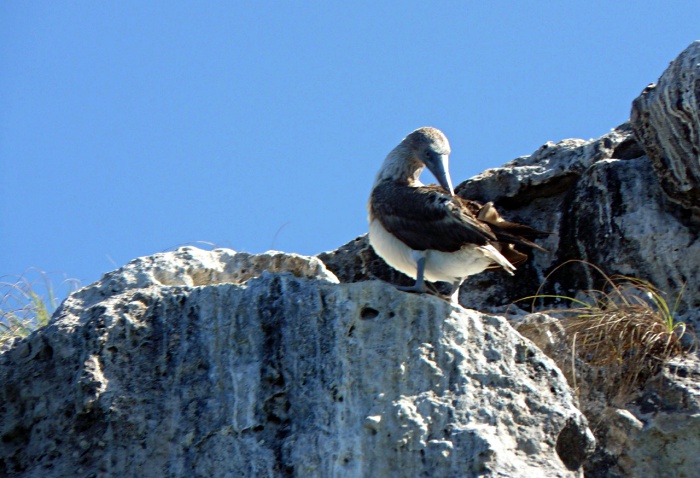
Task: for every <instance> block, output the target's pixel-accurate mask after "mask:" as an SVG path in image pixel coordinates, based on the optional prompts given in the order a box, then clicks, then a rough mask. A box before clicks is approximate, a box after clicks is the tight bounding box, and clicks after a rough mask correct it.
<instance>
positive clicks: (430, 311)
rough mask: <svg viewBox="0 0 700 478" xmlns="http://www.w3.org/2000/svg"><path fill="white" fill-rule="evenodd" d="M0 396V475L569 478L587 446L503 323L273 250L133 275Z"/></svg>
mask: <svg viewBox="0 0 700 478" xmlns="http://www.w3.org/2000/svg"><path fill="white" fill-rule="evenodd" d="M258 273H259V275H258ZM0 383H2V384H3V387H2V389H0V404H2V405H1V406H0V424H2V425H1V426H2V430H1V432H0V438H1V439H0V450H2V453H0V474H2V475H3V476H7V475H18V476H28V477H52V476H56V477H59V476H61V477H62V476H182V477H185V476H186V477H190V476H207V477H216V476H261V477H262V476H270V477H272V476H305V477H306V476H344V477H345V476H358V477H359V476H387V477H389V476H514V477H515V476H518V477H528V476H532V477H541V476H562V477H564V476H579V473H578V472H577V471H576V470H577V469H579V467H580V465H581V462H582V461H583V460H584V459H585V457H586V456H587V455H588V454H590V452H591V451H592V447H593V443H594V442H593V438H592V435H591V433H590V431H589V430H588V428H587V426H586V421H585V418H584V417H583V416H582V414H581V413H580V412H579V411H578V410H577V409H576V407H575V406H574V399H573V396H572V394H571V392H570V389H569V387H568V384H567V383H566V380H565V379H564V377H563V375H562V373H561V372H560V371H559V369H558V368H557V367H556V365H555V364H554V362H553V361H552V360H551V359H549V358H548V357H546V356H545V355H544V354H543V353H542V352H541V351H540V350H538V349H537V348H536V347H535V346H534V345H533V344H532V343H531V342H529V341H528V340H526V339H524V338H522V337H521V336H520V335H519V334H518V333H517V332H515V331H514V330H513V329H512V328H511V327H510V325H509V324H508V323H507V322H506V321H505V320H504V319H503V318H502V317H498V316H491V315H485V314H482V313H479V312H475V311H470V310H465V309H462V308H461V307H454V306H452V305H451V304H449V303H447V302H445V301H443V300H441V299H438V298H435V297H424V296H417V295H410V294H405V293H402V292H399V291H397V290H396V289H394V288H393V287H392V286H390V285H388V284H385V283H382V282H380V281H371V282H364V283H357V284H338V283H337V279H336V278H335V276H333V274H331V273H329V272H328V271H327V270H326V269H325V267H324V266H323V264H322V263H321V262H320V261H319V260H318V259H315V258H304V257H301V256H296V255H287V254H280V253H269V254H264V255H259V256H251V255H248V254H237V253H234V252H233V251H228V250H215V251H211V252H206V251H202V250H199V249H195V248H183V249H180V250H178V251H176V252H172V253H165V254H158V255H155V256H152V257H146V258H141V259H138V260H136V261H133V262H132V263H130V264H129V265H127V266H125V267H123V268H122V269H120V270H117V271H115V272H112V273H109V274H107V275H105V277H104V278H103V279H102V280H101V281H99V282H97V283H95V284H93V285H91V286H89V287H87V288H84V289H82V290H80V291H78V292H77V293H75V294H73V295H72V296H71V297H70V298H69V299H68V300H67V301H66V302H65V303H64V304H63V305H62V307H61V308H60V309H59V310H58V311H57V312H56V315H55V316H54V319H53V321H52V322H51V324H50V325H49V326H48V327H46V328H44V329H41V330H39V331H38V332H36V333H34V334H33V335H32V336H30V337H29V338H27V339H26V340H22V341H18V342H17V343H15V344H14V346H13V347H12V348H11V349H10V350H9V351H7V352H6V353H5V354H3V355H2V356H1V357H0Z"/></svg>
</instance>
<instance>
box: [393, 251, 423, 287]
mask: <svg viewBox="0 0 700 478" xmlns="http://www.w3.org/2000/svg"><path fill="white" fill-rule="evenodd" d="M416 264H417V266H418V270H417V271H416V283H415V284H413V285H412V286H410V287H404V286H396V288H397V289H399V290H402V291H404V292H418V293H421V294H424V293H425V292H428V288H427V287H426V286H425V278H424V277H423V274H424V272H425V257H419V258H418V260H417V261H416Z"/></svg>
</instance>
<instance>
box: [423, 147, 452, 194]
mask: <svg viewBox="0 0 700 478" xmlns="http://www.w3.org/2000/svg"><path fill="white" fill-rule="evenodd" d="M449 158H450V157H449V156H448V155H447V154H441V155H439V156H437V155H436V156H433V157H432V159H433V160H432V161H430V164H426V166H427V168H428V170H429V171H430V172H431V173H433V176H435V179H437V181H438V183H440V186H442V187H443V188H445V189H447V190H448V191H449V192H450V195H451V196H454V195H455V190H454V189H453V188H452V179H450V167H449Z"/></svg>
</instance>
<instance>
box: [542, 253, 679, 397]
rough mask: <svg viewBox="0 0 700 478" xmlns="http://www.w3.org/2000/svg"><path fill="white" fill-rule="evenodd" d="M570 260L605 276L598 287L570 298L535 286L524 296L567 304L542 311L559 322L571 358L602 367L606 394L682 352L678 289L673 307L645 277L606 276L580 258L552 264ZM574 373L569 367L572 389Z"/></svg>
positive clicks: (627, 388)
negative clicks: (531, 293)
mask: <svg viewBox="0 0 700 478" xmlns="http://www.w3.org/2000/svg"><path fill="white" fill-rule="evenodd" d="M570 262H579V263H582V264H584V265H586V266H588V267H591V268H593V269H594V270H596V271H597V272H599V273H600V274H601V276H602V277H603V278H604V279H605V287H604V290H589V291H585V292H583V293H582V294H580V295H577V297H576V298H572V297H566V296H558V295H542V294H539V292H540V291H541V290H542V286H540V289H539V290H538V294H536V295H535V296H533V297H530V298H528V299H540V298H553V299H560V300H563V301H566V302H569V303H571V304H572V305H573V307H570V308H564V309H553V310H549V311H546V313H549V314H550V315H554V316H557V317H559V318H560V320H561V321H562V323H563V325H564V327H565V329H566V331H567V341H568V343H569V345H570V347H571V350H572V355H573V356H574V358H575V359H578V360H579V361H580V362H583V363H585V364H587V365H588V366H590V367H594V368H598V369H600V370H601V371H602V372H603V374H602V375H603V376H604V377H605V379H604V383H603V388H604V392H605V393H606V395H607V396H608V398H610V399H614V398H621V397H624V396H626V395H628V394H629V393H630V392H631V391H633V390H634V389H636V388H638V387H639V386H641V385H643V383H644V382H645V381H646V380H647V379H648V378H650V377H651V376H653V375H654V374H656V372H658V371H659V370H660V368H661V367H662V366H663V365H664V364H665V363H666V362H668V360H669V359H671V358H672V357H675V356H678V355H682V354H684V353H685V352H686V351H687V346H686V345H684V343H683V341H682V340H681V339H682V338H683V336H684V335H685V334H686V333H687V330H686V326H685V324H684V323H683V322H679V321H676V320H675V311H676V307H677V306H678V301H679V299H680V297H681V295H682V293H683V291H682V290H681V291H679V293H678V296H677V299H676V302H675V304H674V306H673V307H669V304H668V302H667V301H666V299H665V297H664V293H663V292H662V291H661V290H659V289H658V288H656V287H655V286H654V285H652V284H651V283H649V282H648V281H645V280H642V279H638V278H635V277H628V276H621V275H616V276H612V277H610V276H608V275H607V274H605V273H604V272H603V271H602V270H601V269H600V268H599V267H597V266H595V265H593V264H590V263H587V262H583V261H568V262H566V263H564V264H562V265H560V266H559V267H558V268H557V269H559V268H561V267H562V266H564V265H566V264H569V263H570ZM557 269H555V271H556V270H557ZM553 272H554V271H552V273H553ZM552 273H550V276H551V274H552ZM547 278H549V276H548V277H547ZM543 285H544V284H543ZM573 362H576V360H574V361H573ZM576 375H577V374H576V371H575V370H572V371H571V376H572V378H573V380H574V383H573V384H572V385H573V387H574V388H576V380H577V379H576Z"/></svg>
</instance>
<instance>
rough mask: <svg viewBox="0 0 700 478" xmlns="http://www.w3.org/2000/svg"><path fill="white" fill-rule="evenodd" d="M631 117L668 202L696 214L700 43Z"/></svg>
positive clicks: (640, 102) (634, 108)
mask: <svg viewBox="0 0 700 478" xmlns="http://www.w3.org/2000/svg"><path fill="white" fill-rule="evenodd" d="M631 117H632V125H633V126H634V130H635V133H636V135H637V137H638V138H639V141H640V142H641V143H642V144H643V145H644V149H645V150H646V152H647V154H648V156H649V158H650V159H651V161H652V163H653V165H654V168H655V169H656V173H657V174H658V176H659V178H660V179H661V184H662V186H663V188H664V190H665V191H666V193H667V194H668V197H669V198H670V199H671V200H672V201H676V202H678V203H679V204H681V205H682V206H684V207H686V208H692V209H696V210H698V211H700V41H696V42H694V43H692V44H691V45H690V46H689V47H688V48H687V49H686V50H685V51H684V52H683V53H681V54H680V55H679V56H678V58H676V59H675V60H674V61H673V62H671V64H670V65H669V67H668V68H667V69H666V71H665V72H664V73H663V75H661V78H659V81H658V83H657V84H651V85H649V86H648V87H647V88H646V89H645V90H644V92H643V93H642V94H641V95H640V96H639V97H638V98H637V99H636V100H635V101H634V103H633V105H632V116H631Z"/></svg>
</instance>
